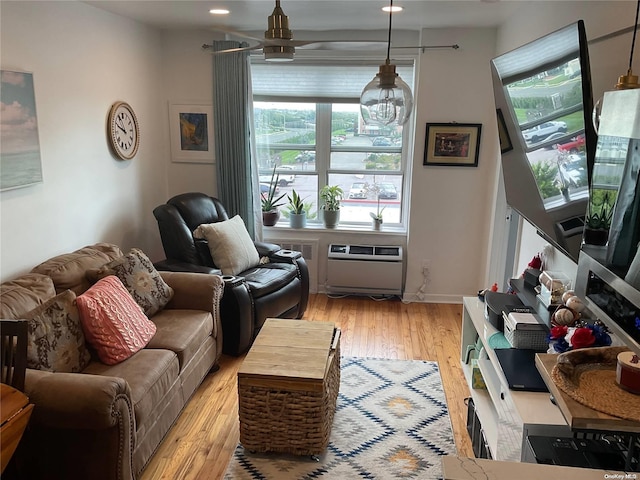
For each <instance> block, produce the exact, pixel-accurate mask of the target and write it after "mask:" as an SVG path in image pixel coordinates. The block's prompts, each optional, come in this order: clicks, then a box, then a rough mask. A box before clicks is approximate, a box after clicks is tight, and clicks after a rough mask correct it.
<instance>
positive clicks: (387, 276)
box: [325, 244, 403, 295]
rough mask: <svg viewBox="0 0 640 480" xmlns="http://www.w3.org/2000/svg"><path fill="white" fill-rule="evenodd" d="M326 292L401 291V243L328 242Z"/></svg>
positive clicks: (375, 293) (399, 292) (365, 293)
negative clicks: (392, 244)
mask: <svg viewBox="0 0 640 480" xmlns="http://www.w3.org/2000/svg"><path fill="white" fill-rule="evenodd" d="M328 257H329V258H328V260H327V282H326V285H325V286H326V290H327V293H350V294H363V295H402V278H403V277H402V270H403V255H402V247H400V246H384V245H344V244H330V245H329V254H328Z"/></svg>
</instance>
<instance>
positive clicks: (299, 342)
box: [238, 318, 340, 455]
mask: <svg viewBox="0 0 640 480" xmlns="http://www.w3.org/2000/svg"><path fill="white" fill-rule="evenodd" d="M339 388H340V330H338V329H336V328H335V325H334V324H333V323H328V322H307V321H304V320H282V319H274V318H270V319H267V321H266V322H265V324H264V326H263V327H262V329H261V330H260V333H259V334H258V336H257V338H256V340H255V342H254V343H253V346H252V347H251V349H250V350H249V353H247V356H246V357H245V359H244V361H243V363H242V366H241V367H240V369H239V370H238V403H239V412H238V413H239V417H240V443H242V445H243V446H244V448H245V449H247V450H250V451H255V452H281V453H291V454H294V455H319V454H320V453H322V452H323V451H324V450H325V449H326V448H327V445H328V444H329V434H330V433H331V425H332V424H333V416H334V413H335V409H336V400H337V398H338V390H339Z"/></svg>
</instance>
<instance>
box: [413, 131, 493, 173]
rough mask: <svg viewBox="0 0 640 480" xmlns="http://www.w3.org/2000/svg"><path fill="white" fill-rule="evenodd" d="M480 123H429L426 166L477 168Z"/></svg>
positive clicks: (425, 151) (425, 152) (425, 155)
mask: <svg viewBox="0 0 640 480" xmlns="http://www.w3.org/2000/svg"><path fill="white" fill-rule="evenodd" d="M481 130H482V124H480V123H427V135H426V139H425V146H424V162H423V164H424V165H446V166H453V167H477V166H478V154H479V153H480V131H481Z"/></svg>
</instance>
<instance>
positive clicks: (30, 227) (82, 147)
mask: <svg viewBox="0 0 640 480" xmlns="http://www.w3.org/2000/svg"><path fill="white" fill-rule="evenodd" d="M0 8H1V17H2V18H1V24H0V27H1V28H0V32H1V44H2V46H1V48H2V49H1V60H2V63H1V68H2V69H8V70H10V69H14V70H20V71H27V72H32V73H33V76H34V82H35V98H36V105H37V115H38V128H39V135H40V149H41V157H42V168H43V176H44V182H43V183H42V184H40V185H36V186H32V187H27V188H21V189H17V190H11V191H5V192H2V193H1V194H0V218H1V221H2V224H1V234H0V235H1V236H0V240H1V256H0V258H1V262H2V263H1V265H0V274H1V278H2V279H3V280H4V279H8V278H11V277H14V276H16V275H18V274H21V273H23V272H25V271H28V270H30V269H31V267H33V266H34V265H35V264H37V263H39V262H41V261H43V260H46V259H47V258H49V257H51V256H52V255H54V254H59V253H65V252H68V251H71V250H72V249H76V248H80V247H83V246H85V245H88V244H92V243H95V242H98V241H108V242H113V243H116V244H118V245H120V246H121V247H122V248H123V249H128V248H130V247H133V246H138V247H140V248H142V249H143V250H144V251H146V252H148V254H149V255H150V256H152V257H155V258H156V259H157V258H158V257H160V255H161V251H162V248H161V245H160V242H159V236H158V234H157V230H158V229H157V226H156V222H155V219H154V218H153V215H152V213H151V211H152V209H153V207H154V206H155V205H157V204H158V203H160V202H162V201H164V199H165V198H166V186H165V183H166V180H165V179H166V175H165V172H164V158H165V155H166V148H165V144H164V139H163V136H162V135H161V131H162V128H161V127H162V123H161V122H160V120H159V119H160V116H161V113H162V114H164V111H161V109H160V104H159V101H158V99H159V94H160V86H161V84H162V78H161V73H162V70H161V64H162V51H161V48H160V35H159V33H158V32H157V31H154V30H152V29H149V28H146V27H144V26H142V25H140V24H138V23H136V22H133V21H130V20H127V19H123V18H121V17H118V16H114V15H112V14H108V13H105V12H103V11H102V10H98V9H96V8H94V7H91V6H88V5H86V4H83V3H79V2H1V4H0ZM118 100H122V101H126V102H128V103H130V104H131V106H132V107H133V108H134V110H135V112H136V115H137V117H138V121H139V123H140V129H141V143H140V149H139V152H138V154H137V156H136V157H135V158H134V159H133V160H131V161H127V162H123V161H118V160H116V159H115V158H114V157H113V155H112V154H111V153H110V151H109V147H108V143H107V136H106V121H107V115H108V112H109V109H110V106H111V105H112V104H113V103H114V102H115V101H118Z"/></svg>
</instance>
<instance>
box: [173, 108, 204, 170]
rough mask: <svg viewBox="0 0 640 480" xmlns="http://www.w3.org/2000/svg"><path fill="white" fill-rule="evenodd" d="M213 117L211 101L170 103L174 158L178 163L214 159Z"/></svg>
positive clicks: (201, 161) (202, 161)
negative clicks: (203, 102) (208, 103)
mask: <svg viewBox="0 0 640 480" xmlns="http://www.w3.org/2000/svg"><path fill="white" fill-rule="evenodd" d="M212 121H213V107H212V106H211V105H207V104H186V103H181V104H171V105H169V133H170V135H171V160H172V161H173V162H178V163H215V158H214V152H213V124H212Z"/></svg>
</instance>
